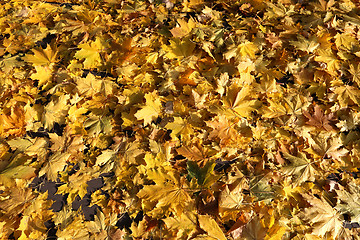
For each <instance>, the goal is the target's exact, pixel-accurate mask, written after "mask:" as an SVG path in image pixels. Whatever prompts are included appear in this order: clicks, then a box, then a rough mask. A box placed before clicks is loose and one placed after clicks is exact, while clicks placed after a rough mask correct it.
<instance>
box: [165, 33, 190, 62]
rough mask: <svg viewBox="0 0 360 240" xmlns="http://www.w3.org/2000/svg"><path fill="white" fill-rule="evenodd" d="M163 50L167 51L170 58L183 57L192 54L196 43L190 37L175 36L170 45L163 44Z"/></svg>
mask: <svg viewBox="0 0 360 240" xmlns="http://www.w3.org/2000/svg"><path fill="white" fill-rule="evenodd" d="M162 48H163V50H164V51H165V52H166V54H165V57H167V58H169V59H174V58H177V59H182V58H185V57H189V56H191V54H192V53H193V51H194V49H195V44H194V43H193V42H191V41H190V40H189V39H188V38H184V39H183V40H180V39H177V38H175V39H174V40H170V45H169V46H168V45H162Z"/></svg>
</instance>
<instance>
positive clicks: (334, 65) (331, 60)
mask: <svg viewBox="0 0 360 240" xmlns="http://www.w3.org/2000/svg"><path fill="white" fill-rule="evenodd" d="M317 55H318V56H316V57H315V61H317V62H323V63H326V67H327V70H328V72H329V73H330V74H331V75H336V71H337V70H339V69H340V60H339V59H337V57H336V56H335V55H334V54H333V53H332V50H331V49H326V50H322V49H319V50H318V51H317Z"/></svg>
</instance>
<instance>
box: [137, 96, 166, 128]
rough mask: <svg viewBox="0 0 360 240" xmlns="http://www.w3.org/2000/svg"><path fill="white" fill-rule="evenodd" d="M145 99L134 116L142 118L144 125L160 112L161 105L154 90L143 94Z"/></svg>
mask: <svg viewBox="0 0 360 240" xmlns="http://www.w3.org/2000/svg"><path fill="white" fill-rule="evenodd" d="M145 100H146V104H145V105H144V106H143V107H142V108H141V109H140V110H138V111H137V112H136V113H135V117H136V118H137V119H138V120H144V125H148V124H150V123H151V121H152V120H156V118H157V117H158V116H159V115H160V114H161V110H162V105H161V100H160V97H159V96H158V95H157V93H156V92H151V93H147V94H145Z"/></svg>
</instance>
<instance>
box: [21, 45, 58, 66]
mask: <svg viewBox="0 0 360 240" xmlns="http://www.w3.org/2000/svg"><path fill="white" fill-rule="evenodd" d="M31 51H32V52H33V53H34V55H29V54H27V55H25V57H24V60H25V61H27V62H30V63H32V64H34V66H44V65H47V66H49V65H51V64H52V63H55V62H57V53H58V51H57V50H56V49H53V48H52V47H50V45H47V47H46V48H45V49H39V50H37V49H32V50H31Z"/></svg>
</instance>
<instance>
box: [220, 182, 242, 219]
mask: <svg viewBox="0 0 360 240" xmlns="http://www.w3.org/2000/svg"><path fill="white" fill-rule="evenodd" d="M243 185H244V184H238V185H237V186H236V187H235V188H234V189H232V190H231V191H230V189H229V186H228V185H226V186H225V189H224V190H223V191H222V192H221V194H220V200H219V208H220V212H224V211H226V210H228V211H229V210H230V211H237V210H239V209H241V207H242V206H243V205H242V203H243V201H244V194H243V193H242V191H243V187H244V186H243Z"/></svg>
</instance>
